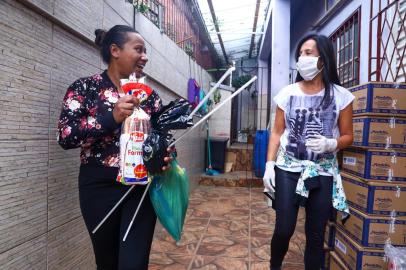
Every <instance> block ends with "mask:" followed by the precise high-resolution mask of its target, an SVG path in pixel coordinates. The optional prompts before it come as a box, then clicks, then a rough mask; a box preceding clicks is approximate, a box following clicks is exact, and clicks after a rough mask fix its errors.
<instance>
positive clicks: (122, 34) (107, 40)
mask: <svg viewBox="0 0 406 270" xmlns="http://www.w3.org/2000/svg"><path fill="white" fill-rule="evenodd" d="M128 32H133V33H137V34H138V32H137V31H136V30H135V29H134V28H132V27H130V26H128V25H115V26H113V27H112V28H110V30H109V31H107V32H106V30H103V29H96V31H94V34H95V35H96V39H95V41H94V43H96V45H97V46H98V47H99V48H100V55H101V56H102V58H103V62H104V63H106V64H108V63H109V62H110V59H111V53H110V47H111V45H112V44H116V45H117V46H118V47H119V48H123V46H124V43H126V42H127V33H128Z"/></svg>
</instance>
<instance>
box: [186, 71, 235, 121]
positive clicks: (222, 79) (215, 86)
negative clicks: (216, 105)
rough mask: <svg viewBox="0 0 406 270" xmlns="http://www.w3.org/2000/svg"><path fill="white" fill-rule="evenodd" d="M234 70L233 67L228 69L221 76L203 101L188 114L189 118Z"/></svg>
mask: <svg viewBox="0 0 406 270" xmlns="http://www.w3.org/2000/svg"><path fill="white" fill-rule="evenodd" d="M234 70H235V66H232V67H230V68H229V69H228V70H227V71H226V72H225V73H224V74H223V76H221V78H220V80H218V82H217V83H216V84H215V85H214V86H213V87H212V88H211V89H210V91H209V92H208V93H207V95H205V96H204V98H203V100H201V101H200V102H199V104H197V106H196V108H195V109H194V110H193V111H192V112H191V113H190V114H189V118H192V117H193V116H194V115H195V113H196V112H197V111H198V110H199V109H200V107H202V106H203V103H204V102H206V100H208V99H209V97H210V96H211V94H212V93H213V92H214V91H216V89H217V88H218V87H219V86H220V84H221V83H222V82H223V81H224V80H225V79H226V78H227V77H228V75H230V74H231V73H232V72H233V71H234Z"/></svg>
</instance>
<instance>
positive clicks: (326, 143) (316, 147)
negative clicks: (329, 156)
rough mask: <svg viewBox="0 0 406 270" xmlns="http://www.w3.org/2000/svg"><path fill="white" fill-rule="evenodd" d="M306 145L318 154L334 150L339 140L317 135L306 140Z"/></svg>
mask: <svg viewBox="0 0 406 270" xmlns="http://www.w3.org/2000/svg"><path fill="white" fill-rule="evenodd" d="M306 147H307V148H308V149H309V150H310V151H312V152H314V153H316V154H323V153H326V152H334V151H335V150H336V149H337V140H336V139H328V138H326V137H324V136H322V135H315V136H314V139H311V140H308V141H306Z"/></svg>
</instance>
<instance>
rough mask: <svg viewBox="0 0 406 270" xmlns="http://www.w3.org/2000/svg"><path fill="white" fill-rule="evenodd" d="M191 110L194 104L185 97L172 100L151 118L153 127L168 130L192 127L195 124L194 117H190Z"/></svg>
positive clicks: (163, 130)
mask: <svg viewBox="0 0 406 270" xmlns="http://www.w3.org/2000/svg"><path fill="white" fill-rule="evenodd" d="M191 110H192V105H191V104H190V103H189V102H188V101H187V100H185V99H183V98H181V99H176V100H174V101H171V102H170V103H169V104H168V105H166V106H164V107H162V109H161V110H160V112H158V113H157V114H155V115H154V116H153V117H152V118H151V124H152V128H153V129H155V130H158V131H162V132H168V131H169V130H173V129H186V128H188V127H191V126H193V119H189V115H190V113H191Z"/></svg>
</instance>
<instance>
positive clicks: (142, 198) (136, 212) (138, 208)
mask: <svg viewBox="0 0 406 270" xmlns="http://www.w3.org/2000/svg"><path fill="white" fill-rule="evenodd" d="M151 183H152V181H150V182H149V183H148V185H147V187H146V188H145V190H144V194H142V197H141V200H140V202H139V203H138V206H137V209H136V210H135V213H134V216H133V218H132V219H131V222H130V225H128V228H127V231H126V232H125V235H124V238H123V242H124V241H125V239H126V238H127V235H128V233H129V232H130V230H131V227H132V226H133V222H134V220H135V217H136V216H137V214H138V211H139V210H140V208H141V204H142V202H143V201H144V198H145V195H146V194H147V192H148V189H149V186H150V185H151Z"/></svg>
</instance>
